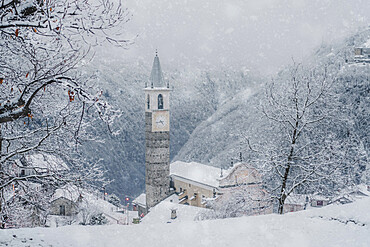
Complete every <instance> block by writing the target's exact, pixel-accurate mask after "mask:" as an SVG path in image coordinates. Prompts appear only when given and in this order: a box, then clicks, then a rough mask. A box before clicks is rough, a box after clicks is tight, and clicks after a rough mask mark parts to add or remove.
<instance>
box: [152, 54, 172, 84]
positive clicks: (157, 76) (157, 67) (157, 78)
mask: <svg viewBox="0 0 370 247" xmlns="http://www.w3.org/2000/svg"><path fill="white" fill-rule="evenodd" d="M150 87H151V88H164V87H166V84H165V82H164V78H163V74H162V69H161V63H160V62H159V57H158V54H157V53H156V54H155V57H154V61H153V67H152V73H151V74H150ZM167 87H168V86H167Z"/></svg>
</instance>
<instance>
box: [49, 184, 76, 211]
mask: <svg viewBox="0 0 370 247" xmlns="http://www.w3.org/2000/svg"><path fill="white" fill-rule="evenodd" d="M81 201H82V195H81V194H80V193H78V191H77V190H75V189H72V190H68V189H65V188H64V189H57V190H56V191H55V193H54V195H53V196H52V198H51V200H50V209H49V213H50V215H59V216H72V215H76V214H77V213H78V211H79V208H78V203H79V202H81Z"/></svg>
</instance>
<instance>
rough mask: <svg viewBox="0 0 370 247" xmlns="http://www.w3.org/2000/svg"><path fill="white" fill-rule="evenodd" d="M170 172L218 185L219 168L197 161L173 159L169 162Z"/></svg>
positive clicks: (214, 185) (203, 182)
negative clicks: (188, 161) (173, 160)
mask: <svg viewBox="0 0 370 247" xmlns="http://www.w3.org/2000/svg"><path fill="white" fill-rule="evenodd" d="M170 174H171V175H176V176H179V177H182V178H186V179H189V180H192V181H196V182H199V183H202V184H206V185H210V186H212V187H218V186H219V181H218V179H219V178H220V174H221V172H220V168H216V167H213V166H208V165H204V164H200V163H197V162H190V163H187V162H183V161H175V162H173V163H171V167H170Z"/></svg>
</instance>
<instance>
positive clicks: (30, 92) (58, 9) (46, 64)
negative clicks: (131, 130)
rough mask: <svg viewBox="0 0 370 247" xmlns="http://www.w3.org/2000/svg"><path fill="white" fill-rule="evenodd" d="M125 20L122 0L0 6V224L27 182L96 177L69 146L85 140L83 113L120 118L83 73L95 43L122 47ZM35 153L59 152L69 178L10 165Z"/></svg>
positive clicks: (29, 0)
mask: <svg viewBox="0 0 370 247" xmlns="http://www.w3.org/2000/svg"><path fill="white" fill-rule="evenodd" d="M129 18H130V16H129V13H128V11H127V10H126V9H123V8H122V5H121V4H120V3H118V4H113V3H112V2H111V1H110V0H96V1H74V0H47V1H39V0H26V1H18V0H7V1H1V3H0V37H1V39H0V54H1V56H0V225H2V226H3V225H4V224H3V223H4V220H5V218H6V217H7V216H6V215H5V213H4V212H5V211H7V210H6V209H5V208H6V207H8V206H9V203H7V202H9V200H8V199H9V198H11V196H10V195H9V191H11V190H12V189H11V188H13V190H14V191H17V189H18V190H21V189H22V188H26V187H27V186H28V184H29V183H25V181H26V182H30V181H33V182H35V181H36V182H37V183H43V184H44V185H45V186H48V185H56V184H57V182H62V183H64V182H70V181H73V182H79V183H81V182H83V181H84V180H87V179H89V178H93V177H95V175H97V174H99V173H100V172H99V171H98V170H97V169H94V168H92V167H91V165H89V164H87V163H86V162H84V160H83V159H81V156H79V154H78V153H77V152H75V151H76V149H75V147H76V145H78V144H79V143H80V142H81V141H82V140H83V139H86V138H90V137H89V136H88V128H91V125H90V124H89V119H90V117H87V115H89V116H90V115H94V114H96V116H98V117H99V118H100V119H101V120H103V121H104V122H106V123H107V126H108V129H109V130H110V128H109V126H110V125H111V124H112V122H113V120H114V119H115V118H116V117H118V116H119V113H118V112H117V111H115V110H114V109H113V108H112V107H111V106H109V105H108V104H107V103H106V102H104V101H103V100H101V98H100V97H101V94H102V90H100V89H99V88H97V86H96V83H94V80H95V78H94V77H93V76H92V75H86V74H84V73H83V72H82V69H81V68H83V66H84V65H85V64H86V63H88V62H89V60H90V59H91V58H92V56H93V50H94V47H95V46H99V45H102V44H104V43H110V44H113V45H115V46H121V47H124V48H125V47H127V45H128V44H129V43H130V42H129V41H128V40H125V39H123V38H122V37H123V35H124V34H123V33H122V24H124V23H125V22H127V21H128V20H129ZM36 153H44V154H54V155H58V156H60V157H62V158H64V159H65V160H69V162H68V163H69V165H70V166H72V167H71V168H70V170H69V172H68V173H60V172H57V170H46V171H42V172H40V171H38V172H36V173H34V174H31V175H28V176H24V175H23V176H22V175H21V174H19V173H18V172H17V171H18V170H19V169H21V168H24V167H22V166H23V165H22V164H21V165H20V164H19V163H17V162H16V161H17V160H19V159H20V158H21V157H22V156H24V155H28V154H30V155H32V154H36ZM33 165H36V166H37V164H33ZM88 166H90V167H89V168H88ZM89 170H90V172H91V173H90V172H89ZM83 171H86V172H87V173H83ZM87 174H90V175H87ZM14 188H16V189H14ZM10 194H11V193H10ZM29 195H30V194H29ZM24 198H25V197H24ZM24 200H26V199H24ZM28 201H29V202H30V201H31V199H30V200H28ZM8 211H9V210H8Z"/></svg>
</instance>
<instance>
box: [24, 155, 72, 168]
mask: <svg viewBox="0 0 370 247" xmlns="http://www.w3.org/2000/svg"><path fill="white" fill-rule="evenodd" d="M24 158H25V160H26V163H27V166H28V167H32V168H34V169H36V170H38V169H39V170H45V169H48V170H54V171H62V170H69V167H68V166H67V164H66V163H65V162H64V161H63V160H62V159H61V158H59V157H57V156H54V155H51V154H32V155H26V156H25V157H24Z"/></svg>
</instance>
